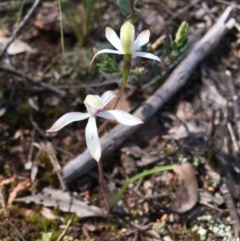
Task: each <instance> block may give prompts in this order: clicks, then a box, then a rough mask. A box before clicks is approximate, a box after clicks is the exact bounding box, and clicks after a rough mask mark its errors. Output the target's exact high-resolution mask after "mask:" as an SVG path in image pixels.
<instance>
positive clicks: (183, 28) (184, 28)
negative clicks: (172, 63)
mask: <svg viewBox="0 0 240 241" xmlns="http://www.w3.org/2000/svg"><path fill="white" fill-rule="evenodd" d="M187 32H188V23H187V22H185V21H184V22H182V23H181V25H180V27H179V28H178V31H177V33H176V38H175V40H176V42H178V41H179V40H180V39H181V38H187Z"/></svg>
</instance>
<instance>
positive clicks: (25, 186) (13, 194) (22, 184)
mask: <svg viewBox="0 0 240 241" xmlns="http://www.w3.org/2000/svg"><path fill="white" fill-rule="evenodd" d="M30 185H31V182H30V180H29V179H27V180H25V181H23V182H20V183H18V185H17V186H16V187H15V188H14V189H13V190H12V191H11V193H10V194H9V197H8V204H12V203H13V201H14V200H15V198H16V197H17V196H18V195H19V193H20V192H21V193H22V192H24V191H26V190H27V189H28V188H29V187H30Z"/></svg>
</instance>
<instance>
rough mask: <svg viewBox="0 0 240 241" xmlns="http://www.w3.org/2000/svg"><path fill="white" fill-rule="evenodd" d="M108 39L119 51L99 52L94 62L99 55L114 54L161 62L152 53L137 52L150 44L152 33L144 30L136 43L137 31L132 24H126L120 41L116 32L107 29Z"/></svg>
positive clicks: (107, 50)
mask: <svg viewBox="0 0 240 241" xmlns="http://www.w3.org/2000/svg"><path fill="white" fill-rule="evenodd" d="M105 32H106V38H107V40H108V41H109V42H110V43H111V44H112V45H113V46H114V47H115V48H116V49H117V50H112V49H103V50H100V51H98V52H97V53H96V54H95V55H94V57H93V59H92V61H91V63H90V65H91V64H92V62H93V61H94V59H95V57H96V56H97V55H99V54H104V53H113V54H130V55H132V57H137V56H139V57H143V58H148V59H154V60H157V61H159V62H161V60H160V58H158V57H157V56H156V55H154V54H151V53H145V52H137V50H138V49H139V48H140V47H142V46H143V45H145V44H146V43H148V42H149V37H150V31H149V30H144V31H142V32H141V33H140V34H139V35H138V37H137V39H136V40H135V41H134V38H135V29H134V26H133V25H132V24H131V23H130V22H126V23H124V24H123V26H122V27H121V30H120V39H119V37H118V36H117V34H116V33H115V31H114V30H113V29H111V28H109V27H106V30H105Z"/></svg>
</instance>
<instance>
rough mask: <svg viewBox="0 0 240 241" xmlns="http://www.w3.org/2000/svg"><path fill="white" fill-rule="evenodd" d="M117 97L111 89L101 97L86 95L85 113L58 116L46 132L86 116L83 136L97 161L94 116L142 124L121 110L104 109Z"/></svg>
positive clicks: (125, 123) (97, 147)
mask: <svg viewBox="0 0 240 241" xmlns="http://www.w3.org/2000/svg"><path fill="white" fill-rule="evenodd" d="M115 97H117V96H116V95H115V94H114V93H113V92H112V91H110V90H109V91H106V92H105V93H104V94H103V95H102V96H101V97H100V96H98V95H87V96H86V98H85V100H84V104H85V106H86V108H87V111H88V112H87V113H81V112H70V113H67V114H65V115H63V116H62V117H60V118H59V119H58V120H57V121H56V122H55V123H54V124H53V126H52V127H51V128H50V129H49V130H47V132H55V131H59V130H60V129H62V128H63V127H64V126H66V125H68V124H70V123H72V122H74V121H80V120H84V119H87V118H88V123H87V126H86V129H85V138H86V143H87V147H88V150H89V152H90V153H91V155H92V156H93V158H94V159H95V160H96V161H97V162H98V161H99V160H100V157H101V145H100V140H99V136H98V131H97V124H96V117H97V116H100V117H102V118H105V119H109V120H116V121H118V122H119V123H121V124H123V125H127V126H134V125H138V124H142V123H143V122H142V120H140V119H139V118H137V117H135V116H133V115H131V114H129V113H127V112H125V111H122V110H106V111H105V110H104V107H105V106H106V105H107V104H108V103H109V102H110V101H111V100H112V99H113V98H115Z"/></svg>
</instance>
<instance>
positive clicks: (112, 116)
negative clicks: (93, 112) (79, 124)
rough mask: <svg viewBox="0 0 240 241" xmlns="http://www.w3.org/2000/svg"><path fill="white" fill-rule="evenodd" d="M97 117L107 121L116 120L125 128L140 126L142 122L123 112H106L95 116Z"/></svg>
mask: <svg viewBox="0 0 240 241" xmlns="http://www.w3.org/2000/svg"><path fill="white" fill-rule="evenodd" d="M97 116H100V117H103V118H105V119H109V120H116V121H118V122H119V123H121V124H123V125H126V126H135V125H138V124H142V123H143V122H142V120H141V119H139V118H137V117H135V116H133V115H131V114H129V113H127V112H125V111H123V110H108V111H103V112H100V113H98V114H97Z"/></svg>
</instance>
